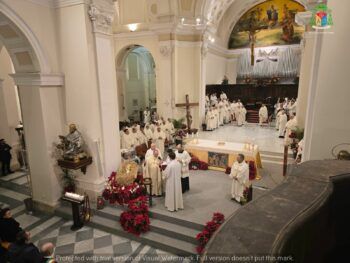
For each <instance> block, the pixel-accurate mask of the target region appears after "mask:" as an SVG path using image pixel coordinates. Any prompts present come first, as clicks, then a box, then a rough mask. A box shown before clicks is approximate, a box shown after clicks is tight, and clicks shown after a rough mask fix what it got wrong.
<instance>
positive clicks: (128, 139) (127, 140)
mask: <svg viewBox="0 0 350 263" xmlns="http://www.w3.org/2000/svg"><path fill="white" fill-rule="evenodd" d="M133 143H134V139H133V136H132V135H131V134H130V131H129V129H128V128H126V129H124V133H123V136H122V138H121V148H122V149H130V148H132V147H135V145H134V144H133Z"/></svg>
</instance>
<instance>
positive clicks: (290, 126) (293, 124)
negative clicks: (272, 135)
mask: <svg viewBox="0 0 350 263" xmlns="http://www.w3.org/2000/svg"><path fill="white" fill-rule="evenodd" d="M297 126H298V125H297V118H296V117H295V115H292V116H290V120H289V121H288V122H287V123H286V134H285V136H284V144H285V145H290V144H291V143H292V142H293V139H292V138H290V137H289V136H290V135H291V133H292V132H293V131H294V130H295V129H296V128H297Z"/></svg>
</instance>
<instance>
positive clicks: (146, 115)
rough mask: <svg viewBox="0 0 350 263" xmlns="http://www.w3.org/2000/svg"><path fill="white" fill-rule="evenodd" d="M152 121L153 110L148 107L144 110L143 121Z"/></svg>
mask: <svg viewBox="0 0 350 263" xmlns="http://www.w3.org/2000/svg"><path fill="white" fill-rule="evenodd" d="M150 121H151V112H150V111H149V109H148V107H146V109H145V110H144V111H143V122H144V123H149V122H150Z"/></svg>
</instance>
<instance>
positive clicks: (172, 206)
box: [164, 152, 184, 212]
mask: <svg viewBox="0 0 350 263" xmlns="http://www.w3.org/2000/svg"><path fill="white" fill-rule="evenodd" d="M169 160H170V162H169V163H168V165H167V167H166V169H165V171H164V178H165V180H166V186H165V192H166V193H165V207H166V208H167V209H168V210H169V211H171V212H173V211H177V210H179V209H184V204H183V198H182V189H181V164H180V162H179V161H177V160H176V155H175V153H174V152H170V153H169Z"/></svg>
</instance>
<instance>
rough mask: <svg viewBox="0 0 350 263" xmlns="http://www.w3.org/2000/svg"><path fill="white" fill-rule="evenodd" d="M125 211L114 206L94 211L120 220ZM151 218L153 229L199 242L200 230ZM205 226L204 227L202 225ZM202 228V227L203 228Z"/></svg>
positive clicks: (193, 242) (180, 238)
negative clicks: (197, 237) (197, 236)
mask: <svg viewBox="0 0 350 263" xmlns="http://www.w3.org/2000/svg"><path fill="white" fill-rule="evenodd" d="M122 212H123V210H121V209H116V208H114V207H108V206H107V207H105V208H104V209H103V210H96V211H94V214H95V215H98V216H101V217H105V218H108V219H111V220H116V221H119V219H120V214H121V213H122ZM150 220H151V231H153V232H156V233H159V234H162V235H165V236H169V237H172V238H176V239H179V240H183V241H186V242H190V243H192V244H194V245H196V244H197V240H196V238H195V237H196V235H197V234H198V233H199V230H196V229H192V228H190V227H187V226H183V225H178V224H174V223H171V222H168V221H164V220H160V219H157V218H154V217H151V218H150ZM202 228H203V227H202ZM202 228H201V229H202Z"/></svg>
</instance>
